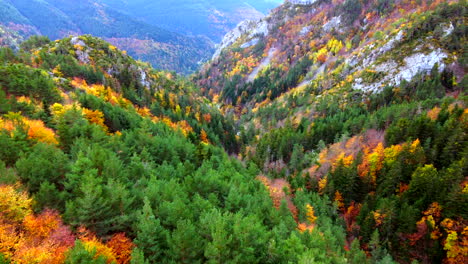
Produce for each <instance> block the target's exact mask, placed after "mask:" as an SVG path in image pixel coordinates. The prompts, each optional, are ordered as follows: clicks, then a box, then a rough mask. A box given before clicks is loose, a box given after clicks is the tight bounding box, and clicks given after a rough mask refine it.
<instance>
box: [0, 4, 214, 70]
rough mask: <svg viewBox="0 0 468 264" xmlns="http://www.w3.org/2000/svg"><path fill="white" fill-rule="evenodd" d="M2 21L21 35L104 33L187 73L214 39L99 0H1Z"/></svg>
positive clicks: (149, 59) (135, 52) (134, 51)
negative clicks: (169, 27)
mask: <svg viewBox="0 0 468 264" xmlns="http://www.w3.org/2000/svg"><path fill="white" fill-rule="evenodd" d="M0 23H1V24H3V26H4V27H6V28H9V29H10V30H13V31H16V32H18V33H19V34H20V35H23V36H26V37H27V36H30V35H33V34H42V35H46V36H48V37H50V38H51V39H53V40H55V39H59V38H63V37H68V36H69V35H76V34H92V35H94V36H99V37H102V38H104V39H106V40H108V41H110V42H111V43H113V44H114V45H116V46H117V47H119V48H121V49H123V50H127V51H128V52H129V54H131V55H132V56H134V57H135V58H137V59H141V60H144V61H147V62H150V63H151V64H152V65H153V66H155V67H156V68H159V69H165V70H174V71H176V72H179V73H184V74H187V73H191V72H194V71H195V70H197V69H198V67H199V62H200V61H203V60H206V59H207V58H209V56H211V53H212V51H213V43H212V42H211V41H210V40H209V39H207V38H203V37H188V36H184V35H181V34H177V33H173V32H170V31H167V30H165V29H161V28H160V27H157V26H153V25H150V24H148V23H145V22H142V21H140V20H139V19H138V18H135V17H131V16H129V15H126V14H123V13H122V12H119V11H117V10H115V9H112V8H110V7H108V6H106V5H104V4H102V3H101V2H100V1H91V0H85V1H79V3H77V2H76V1H71V0H47V1H42V0H32V1H30V0H15V1H10V0H1V1H0Z"/></svg>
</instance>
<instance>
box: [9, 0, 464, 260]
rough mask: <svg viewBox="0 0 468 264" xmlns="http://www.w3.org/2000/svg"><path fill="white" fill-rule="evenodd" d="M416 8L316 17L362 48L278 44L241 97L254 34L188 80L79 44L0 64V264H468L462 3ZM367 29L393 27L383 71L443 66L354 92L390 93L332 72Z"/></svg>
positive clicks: (364, 4)
mask: <svg viewBox="0 0 468 264" xmlns="http://www.w3.org/2000/svg"><path fill="white" fill-rule="evenodd" d="M415 2H418V3H412V2H411V3H410V2H409V1H397V0H395V1H380V0H376V1H358V0H346V1H339V0H337V1H318V2H317V3H315V5H317V6H318V7H320V8H323V10H322V9H320V10H322V11H323V12H322V13H323V14H322V15H321V16H322V18H321V19H323V18H324V17H327V16H328V14H327V12H337V13H339V14H341V15H342V16H343V19H346V20H347V21H349V23H348V24H349V25H351V26H350V27H351V29H346V30H353V29H352V28H355V30H354V31H353V32H355V34H356V35H355V36H345V34H344V33H343V32H342V33H340V32H332V33H329V34H328V35H327V36H328V39H326V38H324V39H323V40H322V42H323V43H322V44H318V43H316V42H314V43H315V44H314V45H311V44H310V42H312V41H310V42H307V46H308V47H309V49H310V50H307V49H302V47H300V46H298V45H293V46H291V47H290V46H284V47H282V48H281V49H280V50H281V52H280V55H279V56H280V57H279V58H280V59H274V60H273V61H272V64H271V66H270V67H267V68H265V70H264V71H263V72H261V73H260V74H259V75H258V76H257V77H256V78H255V80H254V81H253V82H248V81H247V75H248V73H250V72H251V71H252V69H253V68H255V67H256V64H255V63H260V61H261V60H262V58H264V57H265V56H267V54H268V50H269V48H270V47H271V45H272V44H271V43H270V44H269V43H268V42H269V41H271V40H270V38H268V37H264V39H263V42H259V43H258V44H257V45H255V46H253V47H248V48H245V49H241V48H240V47H238V46H236V45H237V44H234V46H233V47H231V48H229V49H228V50H227V51H224V52H223V54H222V55H221V56H220V58H218V59H216V60H215V61H214V62H211V64H210V65H207V66H206V67H205V69H204V70H202V71H201V72H200V73H199V74H198V75H196V76H194V77H193V78H192V80H188V79H186V78H184V77H180V76H177V75H175V74H173V73H168V72H164V71H160V70H155V69H153V68H152V67H150V66H149V65H148V64H146V63H142V62H139V61H135V60H134V59H132V58H131V57H130V56H128V55H127V54H126V53H125V52H122V51H120V50H119V49H117V48H116V47H114V46H112V45H110V44H109V43H107V42H105V41H103V40H101V39H99V38H95V37H92V36H90V35H84V36H80V37H68V38H64V39H61V40H57V41H50V40H49V39H48V38H47V37H39V36H34V37H31V38H30V39H28V40H26V41H24V42H23V43H22V44H21V47H20V48H19V49H18V50H16V51H14V50H12V49H11V48H8V47H4V48H0V88H1V89H0V115H1V117H0V264H10V263H12V264H13V263H48V264H49V263H67V264H81V263H102V264H104V263H119V264H120V263H132V264H145V263H249V264H250V263H304V264H305V263H355V264H365V263H369V264H371V263H381V264H384V263H385V264H387V263H466V262H467V261H468V227H467V220H468V207H467V206H466V205H467V204H468V178H467V175H468V135H467V133H468V108H467V105H468V96H467V94H466V87H467V79H466V77H465V75H464V69H465V68H466V52H465V51H464V49H466V43H467V42H466V33H467V32H466V25H465V24H464V22H463V21H465V20H466V2H465V1H460V2H450V3H444V2H443V1H423V0H421V1H415ZM416 4H418V5H420V6H423V7H421V8H423V9H424V10H419V11H418V12H419V13H418V12H414V13H412V14H410V13H409V11H408V10H412V9H411V8H409V9H404V7H408V6H407V5H416ZM312 7H316V6H308V5H301V6H300V7H297V8H296V7H294V8H291V6H290V4H286V5H284V6H282V7H280V8H278V9H276V10H275V11H274V12H277V14H283V13H288V12H293V13H291V14H288V15H287V17H289V18H290V20H289V21H293V22H291V23H290V24H286V25H281V26H278V30H279V31H281V32H283V33H288V32H290V31H289V30H292V29H291V27H293V25H295V23H296V24H297V23H299V22H297V20H301V19H303V20H304V21H312V22H314V23H318V22H317V21H319V20H313V19H311V18H310V17H307V14H309V13H308V12H309V11H310V9H312ZM332 7H336V8H332ZM397 7H398V8H399V9H397ZM291 10H293V11H291ZM363 10H365V11H368V12H364V11H363ZM396 13H398V14H399V15H398V16H397V15H396ZM304 14H305V15H304ZM314 14H315V13H314ZM368 14H370V15H368ZM392 14H393V15H392ZM330 15H331V14H330ZM363 17H368V19H371V18H374V19H378V18H379V19H380V18H384V19H383V20H379V21H380V22H382V21H386V20H385V18H392V19H394V20H398V21H400V22H399V23H397V24H393V25H392V23H388V25H389V27H391V30H394V28H393V27H396V26H398V27H399V28H400V26H401V25H402V24H406V25H403V26H401V28H400V30H402V31H404V32H405V37H404V38H403V39H402V41H401V42H399V44H398V45H397V46H396V48H395V49H394V50H393V51H391V52H393V56H396V54H403V53H404V52H409V51H408V49H409V47H412V48H414V47H415V46H416V45H417V43H415V42H417V41H420V40H421V39H423V38H427V37H428V36H434V37H433V38H431V43H432V42H434V43H437V45H439V46H438V47H440V49H443V50H449V51H450V53H451V54H452V55H453V56H454V57H450V58H447V60H451V63H452V64H451V65H452V66H451V67H445V68H444V69H443V70H440V69H439V68H438V67H439V66H438V65H437V64H436V65H434V67H433V68H432V70H430V71H429V72H427V73H426V72H423V73H420V74H418V75H416V76H415V77H414V78H412V80H411V81H402V82H400V83H399V84H398V85H390V84H388V85H384V86H383V87H381V90H380V91H379V92H364V91H362V90H359V89H355V88H354V87H353V84H352V80H354V79H356V78H363V79H364V81H366V82H368V83H374V82H378V81H379V80H380V79H382V78H384V77H383V75H382V74H381V73H379V72H375V71H372V70H371V69H367V70H366V69H363V70H360V71H354V72H353V71H352V69H350V68H351V66H349V65H345V63H344V56H347V55H349V53H351V52H352V49H358V48H362V47H368V46H369V45H371V44H374V46H373V47H379V46H378V45H379V44H380V45H383V43H381V42H379V41H383V40H382V39H383V38H384V36H385V34H389V35H390V34H392V35H395V34H397V33H396V32H393V33H390V32H386V31H384V30H382V31H381V33H376V32H372V33H373V34H372V37H370V34H369V33H370V32H368V31H366V32H359V31H358V30H357V28H361V27H360V26H358V24H359V23H360V21H361V19H363ZM422 17H424V18H422ZM273 20H274V19H273ZM273 20H272V21H273ZM409 21H411V22H409ZM447 21H450V22H451V24H452V25H453V27H454V29H453V31H452V32H451V33H450V34H448V35H446V34H443V30H442V29H440V24H441V23H442V24H443V23H446V22H447ZM271 23H273V22H271ZM273 24H274V23H273ZM380 25H382V26H384V25H385V23H383V22H382V23H380ZM288 28H289V30H288ZM297 29H299V30H297ZM297 29H294V30H295V31H294V32H296V33H297V32H298V31H300V28H299V27H297ZM368 30H370V29H368ZM388 30H390V29H388ZM437 32H438V33H437ZM283 33H278V34H283ZM291 34H292V35H294V34H293V33H291ZM310 34H312V35H313V34H315V33H314V31H311V33H310ZM317 34H319V33H317ZM376 35H377V36H376ZM379 35H381V36H379ZM285 36H288V35H285ZM339 36H345V37H349V39H344V37H343V39H340V38H339ZM356 36H357V37H356ZM318 37H319V35H317V38H318ZM304 38H312V36H307V37H304ZM361 38H362V39H363V40H361ZM291 39H293V38H292V37H291ZM291 39H290V40H291ZM354 39H355V40H354ZM366 39H368V41H370V42H371V43H365V40H366ZM291 41H292V40H291ZM262 43H263V44H262ZM281 43H288V39H287V37H285V39H284V41H282V42H281ZM304 43H306V42H304ZM434 45H435V44H434ZM295 46H296V47H298V48H294V47H295ZM347 46H348V47H347ZM324 49H325V50H324ZM283 51H289V52H291V54H289V55H288V54H286V53H284V54H283V53H282V52H283ZM348 52H349V53H348ZM252 54H253V55H252ZM283 55H284V56H286V58H287V56H290V57H291V59H289V60H288V59H285V60H282V59H281V58H283V57H281V56H283ZM365 55H366V54H365ZM255 56H258V58H256V59H253V58H255ZM366 56H371V55H368V54H367V55H366ZM251 59H253V61H256V62H252V63H253V64H251V65H250V64H249V60H251ZM279 62H283V64H284V65H279V64H278V63H279ZM243 63H246V64H245V65H243ZM322 64H326V65H327V66H326V67H325V68H326V71H324V72H323V73H321V74H317V75H316V76H313V77H314V78H312V77H311V76H307V75H308V73H309V72H310V69H311V68H312V69H314V67H316V66H320V65H322ZM249 65H250V66H249ZM249 67H250V68H249ZM309 75H310V74H309ZM348 76H351V77H348ZM307 78H311V81H310V82H309V83H308V84H307V85H305V86H303V87H299V88H297V85H298V84H299V83H301V82H302V81H303V80H304V79H307Z"/></svg>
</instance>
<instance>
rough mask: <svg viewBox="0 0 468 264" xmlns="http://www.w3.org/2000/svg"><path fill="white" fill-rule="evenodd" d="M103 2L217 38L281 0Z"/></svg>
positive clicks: (185, 31)
mask: <svg viewBox="0 0 468 264" xmlns="http://www.w3.org/2000/svg"><path fill="white" fill-rule="evenodd" d="M102 2H104V3H106V4H107V5H109V6H111V7H113V8H116V9H118V10H120V11H122V12H126V13H128V14H131V15H133V16H135V17H139V18H141V19H142V20H143V21H145V22H147V23H149V24H152V25H156V26H161V27H163V28H166V29H168V30H171V31H176V32H180V33H183V34H191V35H203V36H207V37H209V38H210V39H211V40H213V41H214V42H216V43H217V42H219V41H220V40H221V38H222V37H223V36H224V35H225V34H226V33H227V32H228V31H229V30H231V29H232V28H234V27H235V26H236V25H237V24H238V23H239V22H241V21H243V20H245V19H255V20H256V19H259V18H261V17H263V14H266V13H267V12H268V11H269V10H270V9H272V8H274V7H276V6H278V5H279V4H280V3H281V2H282V1H281V0H270V1H266V0H248V1H236V0H224V1H214V0H202V1H200V0H196V1H195V0H176V1H148V0H137V1H125V0H118V1H116V0H103V1H102Z"/></svg>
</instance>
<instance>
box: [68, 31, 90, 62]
mask: <svg viewBox="0 0 468 264" xmlns="http://www.w3.org/2000/svg"><path fill="white" fill-rule="evenodd" d="M70 43H71V44H72V45H73V46H75V47H76V46H78V48H77V49H76V50H75V53H76V57H77V59H78V61H80V62H81V63H83V64H88V63H90V59H89V51H88V46H86V43H85V42H84V41H83V40H81V39H80V38H79V37H73V38H72V39H71V40H70Z"/></svg>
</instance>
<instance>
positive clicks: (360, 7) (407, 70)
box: [199, 0, 464, 103]
mask: <svg viewBox="0 0 468 264" xmlns="http://www.w3.org/2000/svg"><path fill="white" fill-rule="evenodd" d="M312 2H314V3H313V4H309V5H307V4H302V5H292V4H290V3H287V4H285V5H284V6H282V7H281V8H278V9H276V10H274V11H273V13H272V14H270V15H269V16H268V17H266V18H264V19H261V20H259V21H257V22H250V23H249V24H242V25H240V27H239V28H237V29H235V30H234V31H232V32H231V33H229V34H228V35H226V37H225V39H224V40H223V42H222V45H221V46H220V48H219V49H218V51H217V52H216V53H215V54H216V55H220V54H221V55H220V56H215V58H214V59H213V61H212V62H211V63H210V64H208V65H206V66H205V69H204V70H203V71H202V72H201V74H200V75H199V76H202V78H201V81H200V82H199V84H200V85H201V86H203V87H205V88H207V89H210V88H213V89H215V90H216V92H218V93H219V92H221V88H223V87H224V88H223V90H222V93H223V97H224V98H225V99H228V100H229V102H233V103H235V101H236V100H237V99H238V97H239V96H241V95H242V93H244V92H245V93H247V94H249V96H248V97H249V98H248V99H247V100H251V99H252V98H256V100H257V103H259V102H261V101H263V100H264V99H265V98H266V97H267V94H268V93H269V92H270V91H271V93H272V94H271V96H268V97H270V99H274V98H276V97H278V96H280V95H281V94H283V93H286V92H288V91H289V90H291V89H292V88H296V87H298V86H301V87H305V86H306V85H307V84H308V83H310V82H309V81H311V80H313V79H315V77H317V76H329V75H330V74H332V73H333V74H334V75H337V76H336V77H337V78H336V79H342V80H345V81H346V80H348V81H346V84H350V85H351V86H352V87H353V88H354V89H357V90H361V91H363V92H368V91H380V90H381V88H382V87H384V86H385V85H387V84H388V85H395V84H399V83H400V79H404V80H405V81H410V80H411V79H412V78H413V77H414V76H415V75H416V74H417V73H419V72H426V73H427V72H428V71H429V70H430V69H432V67H433V66H434V65H435V64H439V70H440V71H442V70H443V69H444V68H445V67H446V66H447V67H449V68H450V69H452V70H455V71H457V70H456V69H460V67H462V65H463V63H464V61H463V60H464V59H463V56H457V55H456V54H463V52H462V46H461V44H460V41H462V38H463V28H462V17H463V10H464V9H461V11H460V12H461V13H460V12H458V11H456V10H453V8H452V9H450V8H447V9H445V10H439V11H434V9H436V8H437V6H438V5H439V4H440V5H444V4H445V3H444V2H438V3H432V4H430V3H425V2H424V3H423V4H422V5H416V4H408V3H406V2H400V1H392V4H391V5H388V6H386V5H384V4H379V3H380V2H378V3H374V2H369V3H366V4H361V3H360V1H357V0H356V1H344V2H343V1H336V2H334V3H333V4H332V3H329V2H328V1H312ZM449 2H450V1H449ZM439 9H441V8H439ZM402 10H406V12H403V11H402ZM447 13H448V14H447ZM447 15H449V16H454V17H453V19H452V18H451V17H447ZM426 16H427V17H429V18H428V20H427V21H424V20H425V17H426ZM433 30H436V34H432V31H433ZM425 38H427V39H425ZM452 40H454V42H455V43H453V42H452V43H451V41H452ZM400 51H402V52H403V54H400V56H396V54H397V53H398V52H400ZM454 52H455V53H456V54H454ZM272 56H273V57H272ZM394 58H396V59H394ZM270 60H271V63H267V64H268V67H264V66H267V65H265V61H270ZM445 61H449V62H450V63H449V64H447V63H445ZM369 71H375V73H372V74H371V75H375V76H370V77H371V83H366V80H368V79H369V78H368V77H369V76H367V75H369V74H368V72H369ZM252 73H254V74H253V75H252ZM255 73H258V74H255ZM203 76H210V78H203ZM457 77H458V80H460V78H462V77H463V76H460V74H459V75H458V76H457ZM372 78H375V79H376V80H377V79H379V82H374V80H373V79H372ZM392 78H393V79H392ZM267 79H270V80H273V81H274V83H271V82H265V81H267ZM231 81H232V82H231ZM231 84H232V85H231ZM325 88H326V89H327V88H330V85H328V86H327V87H325ZM241 97H242V96H241Z"/></svg>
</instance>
